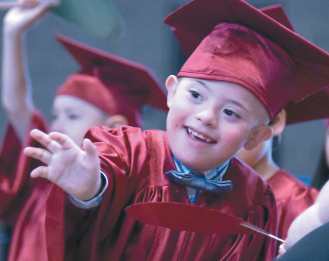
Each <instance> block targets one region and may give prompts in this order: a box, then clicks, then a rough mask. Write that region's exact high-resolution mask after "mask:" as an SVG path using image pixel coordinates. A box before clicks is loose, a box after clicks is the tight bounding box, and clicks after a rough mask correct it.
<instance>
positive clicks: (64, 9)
mask: <svg viewBox="0 0 329 261" xmlns="http://www.w3.org/2000/svg"><path fill="white" fill-rule="evenodd" d="M51 10H52V11H53V12H54V13H56V14H57V15H59V16H61V17H63V18H64V19H66V20H68V21H70V22H72V23H74V24H76V25H78V26H80V27H81V28H83V29H86V30H88V31H90V32H92V33H94V34H96V35H97V36H100V37H113V36H117V35H118V34H119V33H120V32H121V30H122V28H123V19H122V17H121V15H120V13H119V11H118V10H117V8H116V6H115V5H114V3H113V2H112V1H111V0H61V4H60V5H59V6H57V7H54V8H52V9H51Z"/></svg>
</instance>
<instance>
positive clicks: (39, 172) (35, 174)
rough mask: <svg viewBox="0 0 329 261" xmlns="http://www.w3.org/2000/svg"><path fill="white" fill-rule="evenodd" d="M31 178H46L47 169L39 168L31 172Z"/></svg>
mask: <svg viewBox="0 0 329 261" xmlns="http://www.w3.org/2000/svg"><path fill="white" fill-rule="evenodd" d="M31 178H48V167H45V166H40V167H38V168H36V169H34V170H32V172H31Z"/></svg>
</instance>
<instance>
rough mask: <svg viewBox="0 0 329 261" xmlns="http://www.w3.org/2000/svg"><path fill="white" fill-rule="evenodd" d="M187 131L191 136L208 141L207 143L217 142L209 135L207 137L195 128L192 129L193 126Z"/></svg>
mask: <svg viewBox="0 0 329 261" xmlns="http://www.w3.org/2000/svg"><path fill="white" fill-rule="evenodd" d="M187 133H188V135H189V136H190V137H192V138H195V139H198V140H200V141H203V142H207V143H216V142H215V141H214V140H212V139H210V138H208V137H205V136H204V135H202V134H200V133H198V132H196V131H195V130H192V129H191V128H187Z"/></svg>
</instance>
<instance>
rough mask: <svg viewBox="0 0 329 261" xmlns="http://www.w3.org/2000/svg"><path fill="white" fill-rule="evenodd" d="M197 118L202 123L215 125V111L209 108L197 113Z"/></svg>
mask: <svg viewBox="0 0 329 261" xmlns="http://www.w3.org/2000/svg"><path fill="white" fill-rule="evenodd" d="M197 119H198V120H200V121H201V122H202V124H204V125H206V126H210V127H216V126H217V118H216V113H215V112H214V111H213V110H211V109H207V110H202V111H200V112H199V113H198V114H197Z"/></svg>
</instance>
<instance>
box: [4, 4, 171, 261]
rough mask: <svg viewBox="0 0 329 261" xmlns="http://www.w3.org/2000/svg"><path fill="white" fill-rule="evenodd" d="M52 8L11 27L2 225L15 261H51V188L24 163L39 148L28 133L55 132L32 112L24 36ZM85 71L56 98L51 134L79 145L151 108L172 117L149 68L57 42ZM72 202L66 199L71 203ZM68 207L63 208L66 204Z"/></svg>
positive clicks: (138, 120)
mask: <svg viewBox="0 0 329 261" xmlns="http://www.w3.org/2000/svg"><path fill="white" fill-rule="evenodd" d="M48 8H49V4H47V3H45V2H40V3H39V4H38V5H36V6H30V5H27V6H26V5H25V4H24V3H22V5H21V6H18V7H14V8H13V9H11V10H10V11H9V13H8V14H7V15H6V17H5V21H4V39H3V41H4V46H3V49H4V50H3V54H4V55H3V68H2V69H3V74H2V80H3V84H2V100H3V105H4V107H5V109H6V111H7V114H8V118H9V125H8V127H7V131H6V134H5V137H4V140H3V144H2V148H1V152H0V177H1V178H0V200H1V204H0V218H1V220H2V221H3V222H5V223H7V224H10V225H13V226H14V231H13V235H12V239H11V244H10V250H9V258H8V260H48V259H51V258H50V257H49V256H48V255H47V252H46V247H47V246H46V236H45V233H46V231H45V226H44V224H45V210H46V209H45V202H46V199H47V196H48V194H49V192H50V189H51V187H52V183H50V182H48V181H47V180H45V179H35V180H33V179H31V178H30V177H29V174H30V172H31V170H32V169H34V168H35V167H37V166H40V162H37V161H35V160H33V159H31V158H27V157H26V156H24V155H23V153H22V149H23V148H24V147H26V146H40V144H38V143H36V142H35V141H34V140H32V139H31V138H30V137H29V136H28V133H29V131H30V130H32V129H35V128H37V129H40V130H42V131H45V132H48V131H49V128H48V124H47V122H46V120H45V119H44V117H43V116H42V114H41V113H40V112H39V111H38V110H36V109H35V108H34V106H33V104H32V97H31V89H30V86H29V85H28V81H27V80H26V78H27V76H25V75H24V72H25V73H27V70H26V68H24V63H23V55H24V54H23V51H22V46H21V45H22V40H23V39H22V34H23V32H24V30H25V29H26V28H27V27H28V26H30V25H31V24H32V23H33V22H34V21H35V20H36V19H37V18H38V17H39V16H40V15H42V14H43V13H45V12H46V11H47V10H48ZM57 39H58V40H59V41H60V42H61V43H62V44H63V45H64V47H65V48H66V49H67V50H68V51H69V52H70V54H71V55H72V56H73V57H74V58H75V59H76V60H77V61H78V62H79V64H80V65H81V71H79V72H77V73H75V74H72V75H70V76H69V77H68V78H67V79H66V81H65V82H64V83H63V84H62V85H61V86H60V87H59V89H58V90H57V93H56V96H55V99H54V104H53V115H54V120H53V121H52V124H51V127H50V129H51V130H56V131H59V132H62V133H65V134H67V135H68V136H69V137H71V138H72V140H73V141H74V142H75V143H76V144H78V145H80V144H81V142H82V139H83V136H84V135H85V133H86V132H87V130H88V129H89V128H90V127H92V126H98V125H104V126H109V127H112V128H114V127H118V126H120V125H129V124H130V125H132V126H141V124H142V115H141V109H142V107H143V105H144V104H149V105H151V106H155V107H156V108H160V109H163V110H166V108H167V105H166V96H165V93H164V91H163V89H162V86H161V85H160V84H159V82H158V80H157V79H156V77H155V76H154V75H153V74H152V73H151V72H150V71H149V70H148V69H147V68H145V67H144V66H141V65H139V64H136V63H133V62H130V61H127V60H125V59H122V58H119V57H116V56H114V55H110V54H107V53H105V52H102V51H100V50H96V49H94V48H92V47H89V46H86V45H83V44H81V43H79V42H76V41H74V40H71V39H69V38H66V37H63V36H58V37H57ZM64 200H65V199H64ZM63 203H64V202H63Z"/></svg>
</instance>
